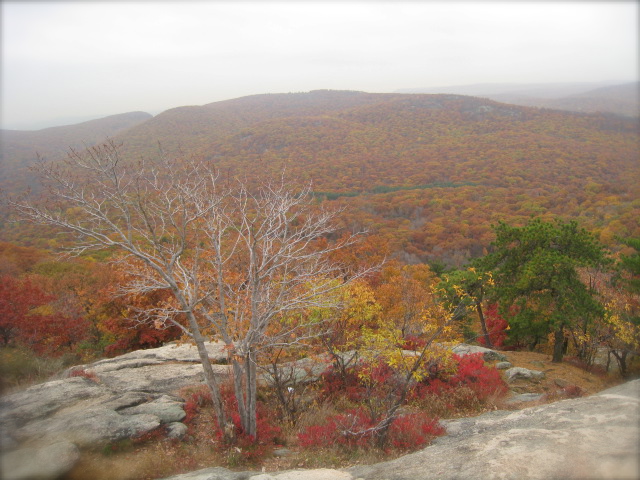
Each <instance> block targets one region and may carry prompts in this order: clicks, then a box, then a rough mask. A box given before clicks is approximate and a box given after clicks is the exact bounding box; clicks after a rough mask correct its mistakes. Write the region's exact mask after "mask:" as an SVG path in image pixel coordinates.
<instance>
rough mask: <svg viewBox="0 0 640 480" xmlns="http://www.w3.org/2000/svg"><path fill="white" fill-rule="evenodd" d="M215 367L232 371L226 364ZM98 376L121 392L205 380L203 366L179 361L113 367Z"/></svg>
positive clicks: (164, 388)
mask: <svg viewBox="0 0 640 480" xmlns="http://www.w3.org/2000/svg"><path fill="white" fill-rule="evenodd" d="M213 368H214V372H216V373H217V374H219V375H227V374H228V372H229V367H228V366H226V365H213ZM98 376H99V378H100V381H101V382H102V383H103V384H104V385H105V386H107V387H109V388H110V389H112V390H116V391H120V392H126V391H143V392H156V393H164V392H172V391H175V390H178V389H180V388H182V387H186V386H188V385H194V384H200V383H202V382H203V381H204V372H203V370H202V365H200V364H180V363H163V364H159V365H153V366H149V365H147V366H144V367H137V368H126V369H118V370H110V371H107V372H99V373H98Z"/></svg>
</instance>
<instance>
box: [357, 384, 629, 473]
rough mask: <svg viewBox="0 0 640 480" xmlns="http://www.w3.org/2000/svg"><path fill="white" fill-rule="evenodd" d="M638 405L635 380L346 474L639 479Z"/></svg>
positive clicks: (509, 416) (460, 428) (495, 419)
mask: <svg viewBox="0 0 640 480" xmlns="http://www.w3.org/2000/svg"><path fill="white" fill-rule="evenodd" d="M639 399H640V380H635V381H632V382H628V383H626V384H624V385H620V386H618V387H615V388H612V389H609V390H605V391H603V392H601V393H600V394H597V395H593V396H591V397H583V398H578V399H572V400H563V401H560V402H556V403H552V404H549V405H542V406H538V407H531V408H527V409H524V410H519V411H516V412H490V413H487V414H484V415H481V416H479V417H475V418H468V419H461V420H452V421H449V422H446V427H447V432H448V434H447V435H446V436H444V437H440V438H438V439H437V440H436V442H435V443H434V444H433V445H431V446H429V447H427V448H426V449H424V450H422V451H420V452H416V453H413V454H410V455H405V456H404V457H401V458H398V459H396V460H392V461H389V462H384V463H378V464H375V465H371V466H362V467H353V468H350V469H347V471H348V472H350V473H351V474H352V476H354V477H361V478H364V479H366V480H382V479H394V480H431V479H433V480H435V479H438V480H453V479H503V480H519V479H522V478H528V479H540V480H542V479H544V480H547V479H557V480H559V479H575V480H578V479H587V478H591V479H595V478H599V479H604V478H607V479H637V478H638V474H639V473H640V462H639V460H638V459H639V458H640V427H639V425H638V422H637V420H638V418H639V416H640V400H639ZM427 465H428V468H425V466H427Z"/></svg>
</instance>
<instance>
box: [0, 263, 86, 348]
mask: <svg viewBox="0 0 640 480" xmlns="http://www.w3.org/2000/svg"><path fill="white" fill-rule="evenodd" d="M53 300H55V297H54V296H53V295H49V294H47V293H45V292H44V291H43V290H42V289H41V288H40V287H38V286H37V285H35V284H34V283H33V282H32V281H31V280H30V279H28V278H27V279H25V280H21V279H17V278H14V277H11V276H8V275H5V276H3V277H2V278H0V337H1V339H2V342H3V344H4V345H8V344H11V343H20V344H24V345H26V346H28V347H29V348H31V349H33V350H34V351H35V352H36V353H39V354H44V353H46V354H49V355H59V354H61V353H63V352H64V350H65V349H67V348H71V347H72V346H73V345H74V344H76V343H78V342H79V341H82V340H84V339H85V338H86V337H87V335H88V331H89V327H90V325H89V322H88V321H86V320H85V319H84V318H82V317H77V316H65V315H62V314H60V313H57V312H55V311H53V312H51V313H49V312H50V311H51V310H52V309H51V308H44V307H47V306H49V304H50V303H51V302H53ZM42 312H46V313H42Z"/></svg>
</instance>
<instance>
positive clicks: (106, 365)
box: [74, 342, 227, 374]
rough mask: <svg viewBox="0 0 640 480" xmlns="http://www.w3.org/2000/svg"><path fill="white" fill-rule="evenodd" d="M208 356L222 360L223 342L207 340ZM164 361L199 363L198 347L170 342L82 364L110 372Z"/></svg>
mask: <svg viewBox="0 0 640 480" xmlns="http://www.w3.org/2000/svg"><path fill="white" fill-rule="evenodd" d="M205 347H206V349H207V352H208V353H209V358H210V359H211V360H212V361H213V362H214V363H218V362H223V361H225V360H226V358H227V353H226V351H225V349H224V343H223V342H215V343H211V342H207V343H206V344H205ZM166 362H184V363H200V357H199V355H198V349H197V348H196V347H195V345H192V344H189V343H183V344H177V343H170V344H168V345H164V346H162V347H158V348H149V349H147V350H136V351H135V352H129V353H125V354H124V355H120V356H119V357H115V358H108V359H104V360H99V361H97V362H94V363H91V364H89V365H83V366H82V367H84V368H85V369H88V370H90V371H93V372H95V373H98V374H99V373H103V372H111V371H115V370H120V369H123V368H140V367H146V366H152V365H159V364H162V363H166ZM74 368H78V367H74Z"/></svg>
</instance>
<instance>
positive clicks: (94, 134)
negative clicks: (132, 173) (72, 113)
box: [0, 112, 152, 191]
mask: <svg viewBox="0 0 640 480" xmlns="http://www.w3.org/2000/svg"><path fill="white" fill-rule="evenodd" d="M151 117H152V116H151V115H150V114H149V113H145V112H129V113H121V114H118V115H111V116H108V117H104V118H100V119H96V120H90V121H87V122H82V123H78V124H75V125H65V126H60V127H50V128H44V129H42V130H35V131H31V130H1V131H0V135H1V138H2V150H1V151H0V187H4V188H9V189H10V190H12V191H15V190H16V189H17V187H18V186H19V185H20V184H21V183H22V182H25V183H27V184H33V182H32V179H31V177H30V175H29V174H28V172H27V171H26V168H27V167H29V166H30V165H32V164H33V163H35V161H36V160H37V157H38V155H40V156H42V157H43V158H45V159H49V160H51V159H57V158H64V157H65V155H66V153H67V152H68V151H69V149H70V148H73V149H83V148H87V147H90V146H92V145H95V144H97V143H100V142H103V141H105V140H106V139H107V138H109V137H112V136H114V135H117V134H118V133H121V132H124V131H126V130H128V129H130V128H131V127H133V126H135V125H138V124H140V123H142V122H145V121H147V120H148V119H150V118H151Z"/></svg>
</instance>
